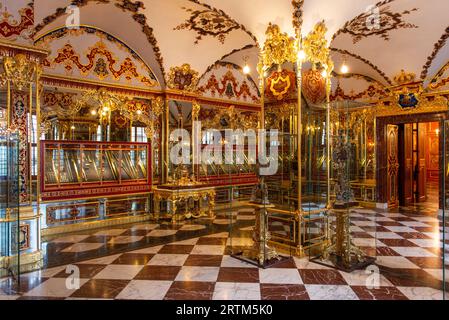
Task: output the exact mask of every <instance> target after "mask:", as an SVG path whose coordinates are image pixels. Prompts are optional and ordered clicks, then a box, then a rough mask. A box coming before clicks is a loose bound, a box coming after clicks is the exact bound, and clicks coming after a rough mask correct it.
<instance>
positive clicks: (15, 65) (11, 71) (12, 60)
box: [2, 53, 41, 90]
mask: <svg viewBox="0 0 449 320" xmlns="http://www.w3.org/2000/svg"><path fill="white" fill-rule="evenodd" d="M3 67H4V70H5V73H4V75H3V76H2V82H5V81H8V80H9V81H11V83H12V84H13V85H14V86H15V87H16V88H17V90H22V89H23V88H24V87H25V86H26V85H28V84H29V83H31V82H32V81H33V80H34V79H33V76H34V75H37V76H40V74H41V71H40V67H39V65H38V64H37V63H36V62H33V61H30V60H29V59H28V58H27V57H26V56H25V55H24V54H22V53H19V54H17V55H15V56H14V57H4V59H3Z"/></svg>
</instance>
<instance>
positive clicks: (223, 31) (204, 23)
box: [173, 7, 240, 44]
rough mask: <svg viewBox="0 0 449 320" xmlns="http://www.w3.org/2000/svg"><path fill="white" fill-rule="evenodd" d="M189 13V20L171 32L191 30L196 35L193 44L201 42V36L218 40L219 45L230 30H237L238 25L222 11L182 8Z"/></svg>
mask: <svg viewBox="0 0 449 320" xmlns="http://www.w3.org/2000/svg"><path fill="white" fill-rule="evenodd" d="M182 9H184V10H185V11H187V12H189V13H190V18H189V19H187V20H186V21H185V22H184V23H182V24H180V25H178V26H177V27H175V28H173V30H193V31H195V32H196V33H197V36H196V38H195V42H194V43H195V44H198V42H199V41H200V40H202V38H203V36H212V37H216V38H218V40H219V41H220V42H221V43H224V42H225V40H226V35H228V34H229V33H230V32H231V31H232V30H235V29H239V28H240V27H239V25H238V24H237V23H236V22H235V21H234V20H232V19H230V18H229V17H228V16H226V15H225V14H224V12H222V11H218V10H210V9H207V10H193V9H190V8H185V7H182Z"/></svg>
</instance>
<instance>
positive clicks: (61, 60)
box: [36, 27, 158, 88]
mask: <svg viewBox="0 0 449 320" xmlns="http://www.w3.org/2000/svg"><path fill="white" fill-rule="evenodd" d="M86 36H87V37H88V38H86ZM65 37H66V38H67V39H69V40H67V42H65ZM81 38H82V39H83V41H82V42H81V43H80V44H79V45H76V44H73V45H72V43H71V42H74V43H79V40H78V39H81ZM69 41H71V42H69ZM89 41H90V42H94V44H93V45H92V46H91V47H88V48H87V49H86V50H85V51H84V52H83V53H80V52H76V50H75V49H74V47H78V50H80V49H79V48H80V47H83V46H84V47H85V46H86V45H87V44H85V42H89ZM95 41H96V42H95ZM36 45H39V46H42V47H47V48H51V49H52V51H57V56H52V55H50V56H49V57H48V58H47V59H45V60H44V62H43V65H44V67H45V68H46V71H50V72H52V70H53V69H57V67H58V66H59V65H62V66H63V67H64V72H65V73H66V74H67V75H76V74H77V73H79V74H80V76H81V77H93V78H96V79H98V80H100V81H103V80H106V81H107V80H110V81H113V82H120V81H122V78H123V81H126V82H127V83H131V82H132V83H133V84H136V85H137V84H138V85H140V86H142V87H147V88H148V87H156V86H157V85H158V83H157V79H156V77H155V75H154V73H153V72H152V70H151V69H150V68H149V67H148V66H147V65H146V64H145V62H144V61H143V60H142V59H141V58H140V56H139V55H138V54H137V53H136V52H134V51H133V50H131V49H130V48H129V47H128V46H127V45H126V44H124V43H123V42H121V41H119V40H117V39H116V38H114V37H112V36H111V35H109V34H107V33H105V32H103V31H100V30H98V29H95V28H91V27H82V28H80V29H78V30H69V29H66V28H62V29H58V30H55V31H53V32H51V33H49V34H47V35H45V36H44V37H42V38H40V39H38V40H37V41H36ZM59 45H61V46H62V47H60V48H59V47H58V46H59ZM83 60H84V61H87V62H85V63H83V62H82V61H83Z"/></svg>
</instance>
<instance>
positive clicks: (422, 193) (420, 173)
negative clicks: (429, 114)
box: [416, 123, 427, 202]
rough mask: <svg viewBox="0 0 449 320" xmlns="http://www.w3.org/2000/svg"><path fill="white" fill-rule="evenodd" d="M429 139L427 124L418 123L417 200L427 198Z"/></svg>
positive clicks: (420, 200) (421, 200)
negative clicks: (427, 149)
mask: <svg viewBox="0 0 449 320" xmlns="http://www.w3.org/2000/svg"><path fill="white" fill-rule="evenodd" d="M426 140H427V124H426V123H419V124H418V152H417V155H418V159H417V160H418V161H417V168H416V170H417V173H416V176H417V178H418V179H417V182H416V183H417V188H416V200H417V201H418V202H424V201H426V200H427V190H426V184H427V167H426V142H427V141H426Z"/></svg>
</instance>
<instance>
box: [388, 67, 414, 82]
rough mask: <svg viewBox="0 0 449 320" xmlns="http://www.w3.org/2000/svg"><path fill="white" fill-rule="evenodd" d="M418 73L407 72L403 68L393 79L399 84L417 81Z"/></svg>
mask: <svg viewBox="0 0 449 320" xmlns="http://www.w3.org/2000/svg"><path fill="white" fill-rule="evenodd" d="M415 77H416V75H415V74H414V73H412V72H405V71H404V70H401V72H400V73H399V74H398V75H397V76H395V77H394V78H393V80H394V81H395V82H396V83H397V84H406V83H411V82H414V81H415Z"/></svg>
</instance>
